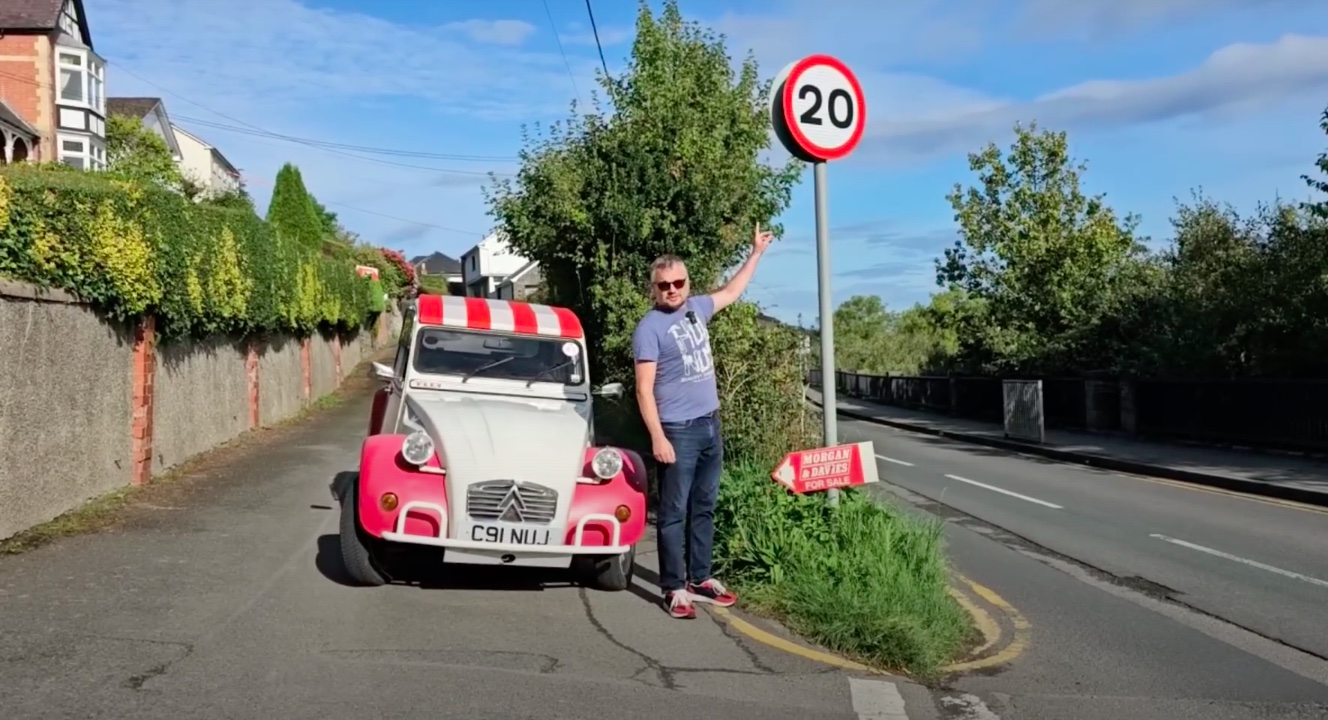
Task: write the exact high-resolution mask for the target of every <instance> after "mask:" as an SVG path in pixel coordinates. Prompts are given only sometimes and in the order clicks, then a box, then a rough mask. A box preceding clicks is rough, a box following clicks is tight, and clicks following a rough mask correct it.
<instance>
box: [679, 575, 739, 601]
mask: <svg viewBox="0 0 1328 720" xmlns="http://www.w3.org/2000/svg"><path fill="white" fill-rule="evenodd" d="M687 592H689V593H691V595H692V597H693V598H694V599H695V600H697V601H698V602H708V603H712V604H714V605H718V606H719V607H729V606H731V605H733V604H734V603H736V602H738V596H737V595H734V594H733V592H732V591H730V590H729V589H728V588H726V587H724V584H723V583H721V582H720V581H718V580H716V579H714V578H710V579H709V580H706V581H703V582H699V583H688V584H687Z"/></svg>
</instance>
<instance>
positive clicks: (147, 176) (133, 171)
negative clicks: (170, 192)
mask: <svg viewBox="0 0 1328 720" xmlns="http://www.w3.org/2000/svg"><path fill="white" fill-rule="evenodd" d="M106 166H107V167H106V169H107V170H108V171H109V172H112V173H115V174H117V175H121V176H124V177H129V178H133V179H135V180H142V181H145V182H154V183H159V184H161V185H164V186H166V187H170V188H176V189H178V188H180V187H181V186H182V182H183V178H182V177H181V176H180V169H179V167H178V166H177V165H176V164H175V158H174V157H172V156H171V149H170V146H168V145H167V144H166V140H165V139H164V138H162V137H161V136H160V135H158V134H157V133H154V132H152V131H151V130H149V129H147V128H145V127H143V121H142V120H141V119H139V118H135V117H127V116H124V115H111V116H110V117H109V118H107V119H106Z"/></svg>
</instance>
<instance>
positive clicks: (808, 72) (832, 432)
mask: <svg viewBox="0 0 1328 720" xmlns="http://www.w3.org/2000/svg"><path fill="white" fill-rule="evenodd" d="M770 122H771V124H772V125H773V126H774V128H775V135H777V136H778V137H779V141H780V142H781V143H783V145H784V147H785V148H787V149H788V151H789V153H791V154H792V155H793V157H795V158H798V159H799V160H804V161H806V162H809V163H811V164H812V170H813V177H814V178H815V182H814V187H815V197H816V295H817V301H818V302H817V305H818V306H819V309H820V313H821V314H820V316H821V317H823V318H828V317H834V306H833V303H832V302H831V295H830V211H829V204H830V203H829V198H828V195H829V190H828V189H827V188H826V185H827V182H826V168H825V166H826V165H827V163H828V162H829V161H830V160H842V159H843V158H845V157H847V156H848V154H849V153H851V152H853V148H855V147H857V145H858V141H859V140H861V139H862V131H863V129H864V128H866V127H867V101H866V99H865V98H864V97H863V96H862V85H860V84H858V78H857V77H855V76H854V75H853V71H852V70H849V69H848V66H847V65H845V64H844V63H842V62H840V61H839V60H838V59H836V58H833V57H830V56H829V55H812V56H809V57H805V58H803V59H801V60H799V61H797V62H793V63H789V65H788V67H786V68H784V69H783V70H782V71H781V72H780V73H779V75H777V76H776V77H775V82H774V86H773V91H772V92H771V94H770ZM820 334H821V377H823V378H833V377H835V328H834V323H826V324H824V325H823V326H822V328H821V333H820ZM835 402H836V400H835V384H834V383H833V382H823V383H821V404H822V405H823V406H825V407H828V408H833V407H837V406H836V405H835ZM835 417H836V413H833V412H826V413H821V419H822V422H824V424H825V445H826V447H830V446H832V445H835V444H837V443H838V442H839V430H838V428H837V426H836V422H835ZM826 496H827V497H826V499H827V500H828V501H829V503H830V504H831V505H836V504H838V503H839V489H838V488H837V487H830V488H829V492H827V493H826Z"/></svg>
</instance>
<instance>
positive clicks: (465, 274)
mask: <svg viewBox="0 0 1328 720" xmlns="http://www.w3.org/2000/svg"><path fill="white" fill-rule="evenodd" d="M528 264H530V261H529V260H527V259H526V258H524V257H521V256H520V255H518V254H517V253H516V252H515V251H514V250H512V248H511V247H509V246H508V244H507V238H505V237H503V236H502V235H501V234H500V233H492V234H490V235H489V236H488V237H486V238H484V239H483V240H481V241H480V242H479V244H478V245H476V246H475V247H473V248H471V249H470V250H467V251H466V253H465V254H464V255H462V256H461V282H462V285H463V290H464V293H463V294H465V295H467V296H469V297H497V293H498V286H499V285H501V284H502V282H503V281H504V280H506V279H508V278H509V277H511V276H513V275H515V274H516V273H517V271H519V270H521V269H523V268H525V267H526V265H528Z"/></svg>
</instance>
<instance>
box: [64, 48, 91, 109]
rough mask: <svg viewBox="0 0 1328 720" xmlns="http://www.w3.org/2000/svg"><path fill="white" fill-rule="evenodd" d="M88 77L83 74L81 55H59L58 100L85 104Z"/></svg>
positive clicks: (65, 53) (66, 53) (69, 53)
mask: <svg viewBox="0 0 1328 720" xmlns="http://www.w3.org/2000/svg"><path fill="white" fill-rule="evenodd" d="M87 84H88V76H87V75H86V74H85V73H84V72H83V55H82V54H80V53H71V52H63V51H62V52H61V53H60V99H61V100H66V101H68V102H75V103H84V102H87V99H86V98H87V92H86V91H87Z"/></svg>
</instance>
